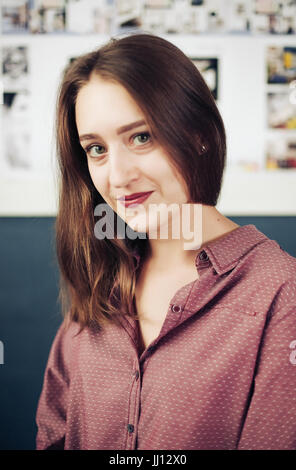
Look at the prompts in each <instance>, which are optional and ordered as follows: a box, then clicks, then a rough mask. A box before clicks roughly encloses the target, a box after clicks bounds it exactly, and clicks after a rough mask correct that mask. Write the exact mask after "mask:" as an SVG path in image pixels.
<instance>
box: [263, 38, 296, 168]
mask: <svg viewBox="0 0 296 470" xmlns="http://www.w3.org/2000/svg"><path fill="white" fill-rule="evenodd" d="M266 58H267V94H266V100H267V128H268V134H269V137H268V139H267V142H266V167H267V169H277V168H287V169H295V168H296V47H291V46H285V47H279V46H269V47H268V48H267V51H266Z"/></svg>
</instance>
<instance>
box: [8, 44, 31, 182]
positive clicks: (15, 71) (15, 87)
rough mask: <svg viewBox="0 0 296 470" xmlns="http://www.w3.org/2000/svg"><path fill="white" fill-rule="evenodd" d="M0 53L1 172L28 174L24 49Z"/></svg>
mask: <svg viewBox="0 0 296 470" xmlns="http://www.w3.org/2000/svg"><path fill="white" fill-rule="evenodd" d="M1 54H2V87H3V106H2V121H3V125H2V143H3V153H2V161H1V167H2V169H3V171H4V172H5V173H7V172H8V173H10V172H13V174H16V173H17V172H22V173H23V172H24V171H25V172H28V171H29V170H30V169H31V168H32V161H31V151H30V140H31V139H30V93H29V72H30V67H29V63H28V48H27V47H26V46H15V45H13V46H4V47H2V48H1Z"/></svg>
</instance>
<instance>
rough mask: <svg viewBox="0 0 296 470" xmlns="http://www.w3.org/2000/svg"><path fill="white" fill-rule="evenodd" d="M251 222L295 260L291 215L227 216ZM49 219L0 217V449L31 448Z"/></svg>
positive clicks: (49, 281) (45, 339) (44, 321)
mask: <svg viewBox="0 0 296 470" xmlns="http://www.w3.org/2000/svg"><path fill="white" fill-rule="evenodd" d="M230 218H231V219H232V220H233V221H234V222H236V223H238V224H239V225H247V224H254V225H255V226H256V227H257V228H258V229H259V230H261V231H262V232H263V233H265V234H266V235H267V236H268V237H269V238H272V239H274V240H276V241H277V242H278V243H279V244H280V245H281V247H282V248H283V249H284V250H286V251H287V252H288V253H289V254H291V255H292V256H294V257H296V217H230ZM53 227H54V218H36V217H31V218H27V217H26V218H21V217H16V218H10V217H9V218H0V260H1V269H0V309H1V310H0V340H1V341H2V342H3V343H4V364H3V365H0V449H7V450H9V449H34V446H35V435H36V426H35V413H36V406H37V400H38V397H39V394H40V391H41V386H42V380H43V372H44V368H45V365H46V361H47V358H48V353H49V348H50V345H51V343H52V340H53V338H54V335H55V332H56V330H57V328H58V326H59V324H60V323H61V316H60V307H59V304H58V300H57V296H58V270H57V264H56V259H55V248H54V232H53Z"/></svg>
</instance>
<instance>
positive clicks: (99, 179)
mask: <svg viewBox="0 0 296 470" xmlns="http://www.w3.org/2000/svg"><path fill="white" fill-rule="evenodd" d="M88 171H89V174H90V177H91V180H92V182H93V184H94V187H95V188H96V190H97V191H98V192H99V193H100V194H101V196H102V197H103V198H105V197H107V196H108V194H107V188H108V185H107V179H106V178H105V176H104V171H103V170H102V169H100V168H96V167H93V166H91V165H88Z"/></svg>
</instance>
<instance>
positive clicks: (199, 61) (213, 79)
mask: <svg viewBox="0 0 296 470" xmlns="http://www.w3.org/2000/svg"><path fill="white" fill-rule="evenodd" d="M191 60H192V62H193V63H194V65H195V66H196V67H197V69H198V70H199V72H200V73H201V74H202V76H203V78H204V80H205V81H206V84H207V85H208V87H209V89H210V90H211V92H212V95H213V97H214V99H215V100H217V99H218V63H219V60H218V59H217V58H216V57H211V58H207V57H205V58H198V57H194V58H191Z"/></svg>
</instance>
